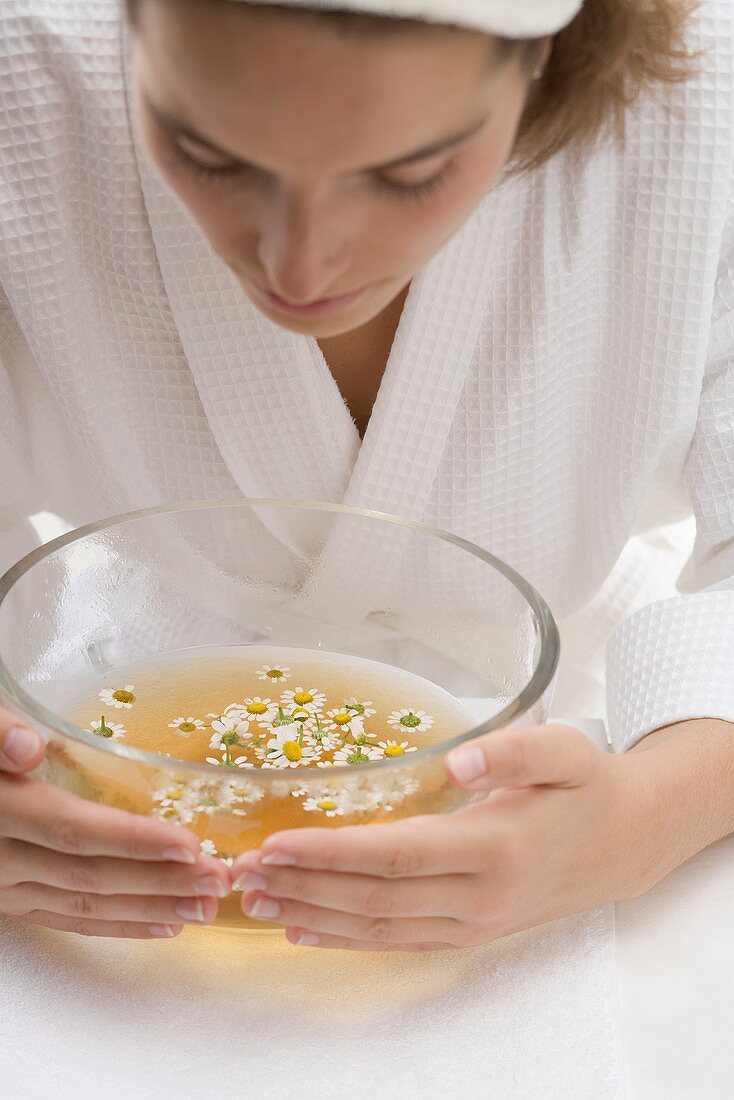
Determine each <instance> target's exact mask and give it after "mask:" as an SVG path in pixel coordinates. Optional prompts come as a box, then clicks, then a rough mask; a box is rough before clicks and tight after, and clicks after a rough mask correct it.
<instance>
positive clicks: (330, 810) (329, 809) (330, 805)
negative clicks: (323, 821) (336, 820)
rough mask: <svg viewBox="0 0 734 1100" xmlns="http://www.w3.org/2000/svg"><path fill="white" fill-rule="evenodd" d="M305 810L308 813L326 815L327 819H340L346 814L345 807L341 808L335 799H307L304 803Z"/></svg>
mask: <svg viewBox="0 0 734 1100" xmlns="http://www.w3.org/2000/svg"><path fill="white" fill-rule="evenodd" d="M303 808H304V810H306V811H307V812H308V813H312V812H314V811H315V812H317V813H322V814H326V816H327V817H338V816H341V815H342V814H343V813H344V808H343V806H340V805H339V803H338V802H336V801H335V800H334V799H333V798H329V797H324V798H307V799H306V801H305V802H304V803H303Z"/></svg>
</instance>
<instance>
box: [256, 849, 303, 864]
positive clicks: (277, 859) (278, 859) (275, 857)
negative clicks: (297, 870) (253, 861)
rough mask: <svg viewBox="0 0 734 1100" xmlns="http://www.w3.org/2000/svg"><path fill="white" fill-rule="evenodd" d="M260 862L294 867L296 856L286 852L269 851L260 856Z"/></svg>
mask: <svg viewBox="0 0 734 1100" xmlns="http://www.w3.org/2000/svg"><path fill="white" fill-rule="evenodd" d="M260 862H261V863H264V864H266V865H267V866H269V867H295V865H296V857H295V856H292V855H289V854H288V852H269V853H268V854H267V855H265V856H260Z"/></svg>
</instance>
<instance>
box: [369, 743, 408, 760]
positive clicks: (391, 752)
mask: <svg viewBox="0 0 734 1100" xmlns="http://www.w3.org/2000/svg"><path fill="white" fill-rule="evenodd" d="M377 744H378V745H379V746H380V748H381V749H382V751H383V753H384V755H385V756H386V757H389V756H403V755H404V754H405V753H406V752H415V750H416V746H415V745H409V744H408V742H407V741H378V742H377Z"/></svg>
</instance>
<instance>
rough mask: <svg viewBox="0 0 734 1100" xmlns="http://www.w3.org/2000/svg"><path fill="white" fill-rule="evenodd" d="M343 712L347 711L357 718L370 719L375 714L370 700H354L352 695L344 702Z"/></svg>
mask: <svg viewBox="0 0 734 1100" xmlns="http://www.w3.org/2000/svg"><path fill="white" fill-rule="evenodd" d="M344 710H349V711H351V712H352V714H355V715H356V716H357V717H358V718H362V719H365V718H371V717H372V715H373V714H377V711H376V710H375V708H374V706H373V704H372V700H371V699H363V700H361V701H360V700H359V699H355V698H354V696H353V695H352V696H351V698H349V699H345V700H344Z"/></svg>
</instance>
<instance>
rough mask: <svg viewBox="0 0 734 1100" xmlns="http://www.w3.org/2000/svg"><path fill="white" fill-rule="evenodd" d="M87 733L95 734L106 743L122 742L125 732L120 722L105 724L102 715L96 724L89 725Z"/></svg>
mask: <svg viewBox="0 0 734 1100" xmlns="http://www.w3.org/2000/svg"><path fill="white" fill-rule="evenodd" d="M89 733H96V734H97V736H98V737H106V738H107V740H108V741H122V739H123V737H124V736H125V734H126V733H127V730H126V729H125V727H124V726H123V724H122V722H106V721H105V716H104V714H103V715H102V717H101V718H100V720H99V721H98V722H90V723H89Z"/></svg>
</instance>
